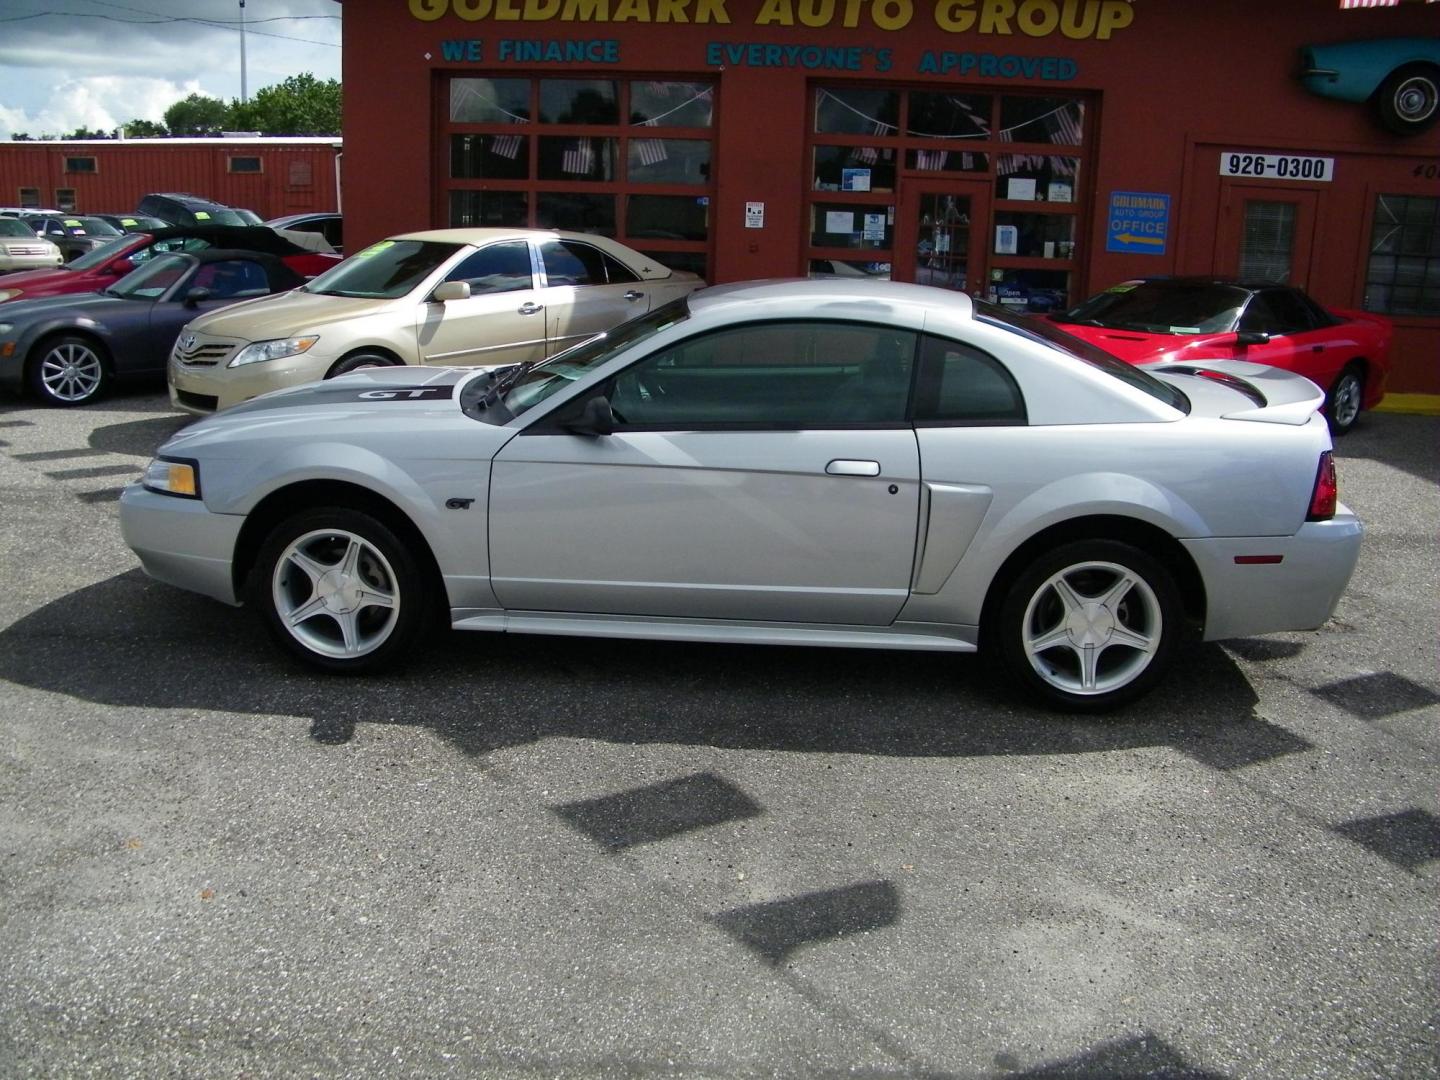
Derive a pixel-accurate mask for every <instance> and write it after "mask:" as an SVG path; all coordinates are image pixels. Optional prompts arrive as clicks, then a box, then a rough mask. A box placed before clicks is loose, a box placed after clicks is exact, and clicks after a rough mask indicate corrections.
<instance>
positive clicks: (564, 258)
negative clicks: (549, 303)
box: [540, 240, 605, 285]
mask: <svg viewBox="0 0 1440 1080" xmlns="http://www.w3.org/2000/svg"><path fill="white" fill-rule="evenodd" d="M540 258H541V259H543V260H544V262H545V279H546V281H547V283H549V284H550V285H604V284H605V256H604V255H603V254H601V253H600V251H598V250H597V249H595V248H593V247H591V246H590V245H589V244H577V243H575V242H574V241H573V240H550V241H547V242H546V243H544V244H541V245H540Z"/></svg>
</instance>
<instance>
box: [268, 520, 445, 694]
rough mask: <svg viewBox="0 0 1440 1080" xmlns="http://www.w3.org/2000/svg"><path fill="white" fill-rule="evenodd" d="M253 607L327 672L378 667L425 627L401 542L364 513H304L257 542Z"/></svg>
mask: <svg viewBox="0 0 1440 1080" xmlns="http://www.w3.org/2000/svg"><path fill="white" fill-rule="evenodd" d="M252 591H253V596H254V599H255V601H256V605H257V606H258V607H259V609H260V610H261V611H262V612H263V614H264V617H265V621H266V623H267V624H268V625H269V627H270V629H271V632H272V633H274V634H275V636H276V637H277V638H278V639H279V641H280V643H281V644H282V645H284V646H285V647H286V648H287V649H288V650H289V651H290V652H292V653H294V654H295V655H296V656H298V657H300V658H301V659H302V660H305V661H306V662H307V663H309V664H312V665H314V666H316V667H319V668H323V669H325V670H327V671H334V672H359V671H378V670H381V669H383V668H386V667H389V666H390V665H391V664H393V663H394V662H395V661H397V660H399V659H400V658H401V657H402V656H403V655H404V654H405V653H406V652H408V651H409V650H410V648H411V647H412V646H413V645H414V644H415V642H416V640H417V639H418V637H419V636H420V635H421V633H422V632H423V631H424V629H425V628H426V627H427V625H428V620H429V611H430V598H429V597H428V596H427V593H426V589H425V582H424V576H423V574H422V573H421V571H420V568H419V566H418V565H417V564H416V562H415V560H414V558H412V557H411V555H410V553H409V552H408V551H407V550H406V547H405V545H404V544H402V543H401V542H400V540H399V539H398V538H397V537H396V536H395V534H394V533H393V532H392V531H391V530H390V529H389V528H387V527H386V526H385V525H384V524H383V523H382V522H380V521H378V520H376V519H375V518H373V517H371V516H370V515H368V514H364V513H361V512H359V511H356V510H348V509H343V508H339V507H334V508H324V509H317V510H310V511H306V512H304V513H301V514H297V515H295V516H294V517H292V518H290V519H289V520H287V521H285V522H283V523H282V524H281V525H280V526H278V527H277V528H276V529H275V530H274V531H273V532H272V533H271V534H270V536H269V538H268V539H267V540H266V541H265V545H264V547H263V549H262V550H261V554H260V559H259V562H258V564H257V572H256V574H255V577H254V579H253V583H252Z"/></svg>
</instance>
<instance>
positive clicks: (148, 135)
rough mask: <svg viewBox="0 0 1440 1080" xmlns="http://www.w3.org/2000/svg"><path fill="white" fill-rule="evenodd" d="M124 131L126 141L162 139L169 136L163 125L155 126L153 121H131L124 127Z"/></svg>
mask: <svg viewBox="0 0 1440 1080" xmlns="http://www.w3.org/2000/svg"><path fill="white" fill-rule="evenodd" d="M124 130H125V138H127V139H163V138H165V136H166V135H169V134H170V132H169V131H167V130H166V128H165V125H164V124H157V123H156V122H155V121H154V120H140V119H135V120H131V121H130V122H129V123H128V124H125V125H124Z"/></svg>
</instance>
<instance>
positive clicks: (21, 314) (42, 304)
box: [0, 278, 152, 325]
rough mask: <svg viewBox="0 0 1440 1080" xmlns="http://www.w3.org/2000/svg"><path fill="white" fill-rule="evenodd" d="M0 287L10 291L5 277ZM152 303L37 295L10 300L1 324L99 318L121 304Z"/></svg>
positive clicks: (91, 296)
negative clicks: (67, 317) (29, 298)
mask: <svg viewBox="0 0 1440 1080" xmlns="http://www.w3.org/2000/svg"><path fill="white" fill-rule="evenodd" d="M0 287H5V288H8V287H9V285H8V283H7V281H6V279H5V278H0ZM151 302H152V301H149V300H144V301H136V300H122V299H121V298H120V297H118V296H105V295H104V294H103V293H98V292H83V293H65V294H63V295H61V296H38V297H36V298H35V299H34V300H26V299H25V298H24V297H21V298H20V299H19V300H11V301H10V302H9V303H8V304H5V305H4V306H3V307H0V321H4V322H7V323H15V324H17V325H18V324H20V323H25V322H33V321H36V320H38V319H53V318H56V317H57V316H59V317H62V318H63V317H65V316H70V315H85V316H88V317H92V318H95V319H99V318H100V317H101V316H103V315H104V313H105V312H106V311H113V310H114V309H115V308H117V307H119V306H121V305H128V304H134V303H146V304H148V303H151Z"/></svg>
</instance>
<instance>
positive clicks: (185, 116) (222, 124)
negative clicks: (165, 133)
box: [165, 94, 233, 135]
mask: <svg viewBox="0 0 1440 1080" xmlns="http://www.w3.org/2000/svg"><path fill="white" fill-rule="evenodd" d="M165 126H166V127H167V128H169V129H170V134H172V135H219V134H220V132H222V131H225V130H227V129H229V128H231V127H232V126H233V125H232V124H231V123H230V106H228V105H226V104H225V102H223V101H221V100H220V99H219V98H212V97H206V96H205V95H204V94H191V95H190V96H189V97H187V98H184V99H183V100H180V101H177V102H176V103H175V104H174V105H171V106H170V108H168V109H166V110H165Z"/></svg>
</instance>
